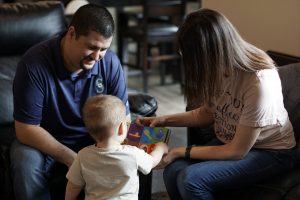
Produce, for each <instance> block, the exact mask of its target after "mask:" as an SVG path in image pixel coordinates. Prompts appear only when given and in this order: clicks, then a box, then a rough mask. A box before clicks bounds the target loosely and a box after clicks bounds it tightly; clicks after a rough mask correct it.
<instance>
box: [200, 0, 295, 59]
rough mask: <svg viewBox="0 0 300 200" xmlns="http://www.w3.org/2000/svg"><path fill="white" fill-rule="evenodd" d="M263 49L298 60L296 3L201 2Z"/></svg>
mask: <svg viewBox="0 0 300 200" xmlns="http://www.w3.org/2000/svg"><path fill="white" fill-rule="evenodd" d="M202 8H211V9H215V10H218V11H219V12H222V13H223V14H224V15H225V16H226V17H227V18H228V19H229V20H230V21H231V22H232V24H233V25H234V26H235V27H236V28H237V30H238V31H239V32H240V34H241V35H242V37H243V38H244V39H246V40H247V41H248V42H250V43H252V44H254V45H255V46H257V47H259V48H261V49H263V50H273V51H278V52H281V53H285V54H289V55H293V56H298V57H300V0H247V1H246V0H202Z"/></svg>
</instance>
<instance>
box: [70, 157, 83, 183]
mask: <svg viewBox="0 0 300 200" xmlns="http://www.w3.org/2000/svg"><path fill="white" fill-rule="evenodd" d="M66 177H67V179H68V180H69V181H70V182H72V183H73V184H75V185H78V186H82V187H83V186H84V185H85V182H84V179H83V176H82V173H81V167H80V153H79V154H78V155H77V156H76V158H75V160H74V162H73V163H72V165H71V167H70V169H69V171H68V173H67V175H66Z"/></svg>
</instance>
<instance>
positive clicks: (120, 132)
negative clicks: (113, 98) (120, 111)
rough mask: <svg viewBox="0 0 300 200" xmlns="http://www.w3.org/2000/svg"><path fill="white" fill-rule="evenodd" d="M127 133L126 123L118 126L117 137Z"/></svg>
mask: <svg viewBox="0 0 300 200" xmlns="http://www.w3.org/2000/svg"><path fill="white" fill-rule="evenodd" d="M126 133H127V122H126V121H123V122H122V123H121V124H120V125H119V129H118V135H123V134H126Z"/></svg>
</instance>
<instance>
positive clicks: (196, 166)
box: [164, 149, 296, 200]
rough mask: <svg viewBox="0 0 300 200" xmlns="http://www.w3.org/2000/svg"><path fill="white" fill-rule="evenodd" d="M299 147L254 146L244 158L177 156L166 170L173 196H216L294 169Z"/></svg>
mask: <svg viewBox="0 0 300 200" xmlns="http://www.w3.org/2000/svg"><path fill="white" fill-rule="evenodd" d="M295 163H296V150H263V149H252V150H251V151H250V152H249V153H248V154H247V156H246V157H244V158H243V159H241V160H211V161H199V160H185V159H177V160H175V161H174V162H173V163H171V164H170V165H168V166H167V167H166V169H165V170H164V182H165V185H166V189H167V191H168V194H169V196H170V198H171V199H172V200H177V199H178V200H181V199H188V200H194V199H195V200H196V199H197V200H201V199H203V200H212V199H214V193H215V192H218V191H223V190H228V189H238V188H241V187H245V186H247V185H250V184H253V183H256V182H259V181H262V180H265V179H267V178H269V177H271V176H273V175H275V174H279V173H283V172H285V171H287V170H289V169H291V168H292V167H293V166H294V165H295Z"/></svg>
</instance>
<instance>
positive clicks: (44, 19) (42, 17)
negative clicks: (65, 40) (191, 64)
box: [0, 1, 157, 200]
mask: <svg viewBox="0 0 300 200" xmlns="http://www.w3.org/2000/svg"><path fill="white" fill-rule="evenodd" d="M66 27H67V23H66V19H65V16H64V7H63V4H62V3H61V2H59V1H49V2H47V1H41V2H29V3H9V4H5V3H0V199H4V200H12V199H14V197H13V189H12V184H11V178H10V170H9V146H10V144H11V142H12V140H13V139H14V138H15V133H14V126H13V115H12V113H13V96H12V83H13V78H14V74H15V70H16V66H17V63H18V61H19V59H20V58H21V56H22V54H23V53H24V52H25V51H26V50H27V49H28V48H29V47H30V46H32V45H34V44H36V43H38V42H41V41H43V40H46V39H48V38H50V37H53V36H56V35H58V34H60V33H61V32H63V31H64V30H65V29H66ZM129 104H130V111H131V114H132V117H133V118H135V117H136V116H137V115H144V116H148V115H153V114H154V113H155V111H156V109H157V102H156V100H155V98H153V97H151V96H150V95H146V94H142V93H136V92H130V94H129ZM151 179H152V177H151V174H150V175H147V176H144V175H142V176H140V193H139V196H140V198H139V199H143V200H144V199H150V198H151ZM55 184H56V183H53V185H55ZM63 189H64V188H63ZM55 200H57V199H56V198H55Z"/></svg>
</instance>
